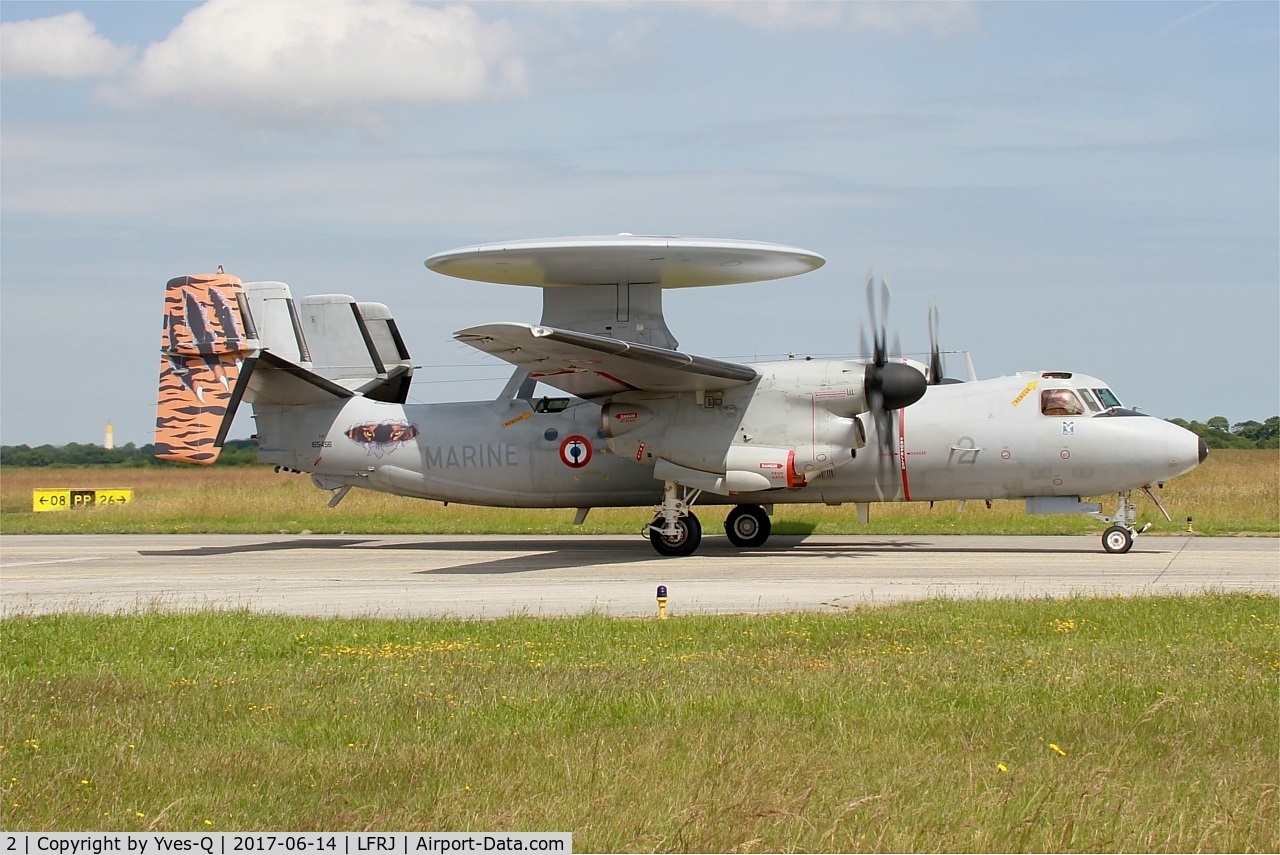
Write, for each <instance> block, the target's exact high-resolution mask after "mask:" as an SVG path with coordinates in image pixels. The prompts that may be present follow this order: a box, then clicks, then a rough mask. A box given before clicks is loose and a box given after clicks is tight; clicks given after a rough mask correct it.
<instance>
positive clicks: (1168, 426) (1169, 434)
mask: <svg viewBox="0 0 1280 855" xmlns="http://www.w3.org/2000/svg"><path fill="white" fill-rule="evenodd" d="M1157 423H1158V424H1159V425H1160V426H1161V427H1162V429H1163V430H1164V433H1165V437H1166V438H1165V447H1166V449H1167V450H1168V466H1169V475H1168V477H1170V478H1172V477H1173V476H1175V475H1181V474H1183V473H1184V472H1190V471H1191V470H1192V469H1195V468H1196V467H1197V466H1199V465H1200V464H1201V463H1204V461H1205V458H1206V457H1208V456H1209V446H1207V445H1205V442H1204V440H1203V439H1201V438H1200V437H1199V436H1197V435H1196V434H1194V433H1192V432H1191V431H1189V430H1187V429H1186V428H1181V427H1178V426H1177V425H1175V424H1172V423H1170V422H1166V421H1163V420H1157Z"/></svg>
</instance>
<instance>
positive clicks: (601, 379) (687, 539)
mask: <svg viewBox="0 0 1280 855" xmlns="http://www.w3.org/2000/svg"><path fill="white" fill-rule="evenodd" d="M426 263H427V266H428V267H429V268H431V269H432V270H434V271H436V272H438V273H443V274H446V275H450V276H456V277H461V278H464V279H473V280H479V281H487V282H497V283H503V284H513V285H525V286H534V287H539V288H541V289H542V291H543V312H542V318H541V320H540V322H539V323H538V324H536V325H535V324H519V323H491V324H484V325H481V326H475V327H470V328H467V329H464V330H461V331H459V332H458V333H456V334H455V337H456V338H457V339H458V340H459V341H461V342H465V343H466V344H469V345H471V346H472V347H475V348H476V349H478V350H480V351H482V352H484V353H487V354H490V355H492V356H494V357H496V358H498V359H501V360H504V361H506V362H509V363H511V364H512V365H514V366H515V371H514V373H513V375H512V377H511V379H510V381H509V382H508V383H507V385H506V388H505V389H504V390H503V392H502V393H501V394H500V395H499V396H498V397H497V398H496V399H494V400H492V401H472V402H460V403H450V404H408V403H406V401H407V396H408V390H409V383H410V380H411V377H412V374H413V367H412V364H411V362H410V359H409V353H408V350H407V348H406V347H405V345H404V341H403V339H402V337H401V335H400V332H399V329H398V328H397V326H396V323H395V320H394V318H393V317H392V315H391V312H390V311H389V310H388V309H387V307H386V306H384V305H382V304H380V303H368V302H358V301H356V300H354V299H352V298H351V297H349V296H346V295H339V294H326V295H319V296H312V297H304V298H302V299H300V300H296V301H295V300H294V299H293V296H292V294H291V292H290V289H289V287H288V286H287V285H285V284H284V283H282V282H248V283H242V282H241V281H240V280H239V279H238V278H236V277H234V276H230V275H227V274H223V273H221V272H220V273H217V274H208V275H198V276H184V277H179V278H177V279H173V280H171V281H170V282H169V285H168V289H167V291H166V294H165V317H164V329H163V336H162V358H161V366H160V402H159V413H158V417H157V422H156V425H157V426H156V445H157V456H160V457H163V458H166V459H174V460H185V461H188V462H192V463H211V462H212V461H213V460H214V459H215V458H216V456H217V453H218V450H219V449H220V447H221V445H222V442H223V440H224V439H225V434H226V430H227V428H228V426H229V424H230V422H231V418H232V416H233V414H234V412H235V410H236V408H237V406H238V405H239V404H240V402H241V401H248V402H249V403H250V404H252V406H253V415H254V419H255V420H256V423H257V431H258V440H259V446H260V451H259V458H260V459H261V460H263V461H264V462H268V463H274V464H276V465H277V466H279V467H281V468H282V469H287V470H289V471H300V472H308V473H311V474H312V477H313V480H314V482H315V484H316V485H317V486H319V487H321V488H323V489H326V490H330V491H332V492H333V498H332V499H331V502H330V503H331V504H337V503H338V502H339V501H340V500H341V499H342V497H343V496H344V495H345V494H346V492H347V491H348V490H349V489H350V488H351V487H363V488H366V489H371V490H380V491H384V492H389V493H396V494H401V495H407V496H415V497H419V498H423V499H434V500H439V501H445V502H462V503H470V504H477V505H491V506H501V507H544V508H545V507H551V508H574V509H576V516H575V520H576V521H577V522H579V523H580V522H581V521H582V520H583V519H585V518H586V515H587V512H588V511H589V510H590V509H591V508H593V507H626V506H645V505H652V506H653V507H654V516H653V521H652V522H651V523H650V524H649V526H648V527H647V532H646V533H647V534H648V536H649V539H650V541H651V543H652V545H653V547H654V548H655V549H656V550H657V551H658V552H659V553H660V554H663V555H687V554H690V553H692V552H693V551H694V550H695V549H696V548H697V546H698V544H699V542H700V541H701V537H702V530H701V525H700V523H699V522H698V518H697V516H696V514H695V513H694V511H693V508H694V506H695V504H696V503H699V502H701V503H703V504H708V503H715V504H730V505H733V506H734V508H733V510H732V511H731V512H730V513H729V515H728V518H727V520H726V522H725V533H726V535H727V536H728V538H729V540H730V541H731V542H732V543H733V544H735V545H737V546H741V547H755V546H760V545H762V544H763V543H764V542H765V541H766V540H767V539H768V537H769V533H770V519H769V515H770V512H771V511H772V507H773V505H774V504H775V503H779V502H787V503H794V502H821V503H825V504H828V505H840V504H845V503H850V504H854V505H855V506H856V509H857V513H858V515H859V518H860V519H863V520H865V519H866V517H867V513H868V508H869V506H870V504H872V503H874V502H899V501H937V500H944V499H945V500H961V501H963V500H967V499H977V500H990V499H1013V498H1020V499H1025V500H1026V507H1027V510H1028V512H1030V513H1084V514H1090V515H1092V516H1094V517H1097V518H1098V519H1100V520H1103V521H1104V522H1106V523H1107V528H1106V531H1105V532H1104V534H1103V546H1104V548H1106V549H1107V551H1109V552H1126V551H1128V549H1129V548H1130V546H1131V545H1132V543H1133V538H1134V536H1135V535H1136V534H1137V533H1139V532H1138V529H1137V527H1136V520H1137V514H1136V509H1135V506H1134V503H1133V501H1132V491H1133V490H1140V491H1143V492H1144V493H1146V494H1147V495H1149V496H1150V497H1151V498H1152V499H1153V500H1154V499H1155V496H1154V494H1153V493H1152V490H1151V488H1152V486H1153V485H1156V484H1159V483H1161V482H1163V481H1164V480H1167V479H1169V478H1172V477H1175V476H1177V475H1179V474H1182V473H1184V472H1187V471H1189V470H1190V469H1192V468H1194V467H1195V466H1196V465H1198V464H1199V463H1200V462H1201V461H1203V460H1204V457H1205V454H1206V449H1205V446H1204V443H1203V442H1202V441H1200V440H1199V438H1198V437H1196V436H1195V435H1194V434H1192V433H1190V432H1189V431H1186V430H1183V429H1182V428H1179V427H1177V426H1176V425H1173V424H1170V423H1168V422H1165V421H1162V420H1160V419H1156V418H1153V417H1150V416H1146V415H1143V414H1140V413H1137V412H1135V411H1133V410H1130V409H1126V408H1125V407H1123V406H1122V405H1121V403H1120V401H1119V399H1118V398H1117V397H1116V395H1115V394H1114V393H1113V392H1112V390H1111V389H1110V388H1109V387H1108V385H1107V384H1106V383H1104V382H1103V381H1101V380H1099V379H1097V378H1094V377H1089V376H1085V375H1082V374H1078V373H1070V372H1061V371H1040V372H1022V373H1018V374H1014V375H1011V376H1005V377H998V378H994V379H989V380H978V379H976V378H975V377H974V376H973V375H972V371H971V370H970V371H969V378H968V379H967V380H964V381H960V380H953V379H949V378H945V377H944V376H943V367H942V359H941V353H940V351H939V347H938V344H937V336H936V314H935V315H932V316H931V332H932V334H933V335H932V337H933V344H932V353H931V356H930V359H929V362H928V364H925V363H920V362H914V361H912V360H908V359H902V358H900V357H898V356H895V355H892V354H890V353H889V352H888V349H887V347H886V339H887V335H886V330H885V323H884V316H885V314H886V313H887V307H888V306H887V304H888V292H887V289H886V288H884V287H883V285H882V284H881V286H880V288H879V289H878V290H877V288H876V285H875V283H874V282H873V281H871V280H868V284H867V289H868V309H869V315H870V318H869V320H870V324H871V327H872V331H873V344H872V346H871V348H870V350H871V352H870V354H869V355H868V356H865V357H862V358H849V359H821V360H817V359H801V360H795V359H788V360H783V361H775V362H761V363H752V364H743V363H734V362H727V361H723V360H718V359H712V358H708V357H703V356H697V355H694V354H690V353H686V352H683V351H680V350H679V349H677V348H678V345H677V342H676V340H675V338H674V337H673V336H672V334H671V332H670V330H669V329H668V328H667V324H666V319H665V317H664V315H663V312H662V293H663V290H664V289H665V288H677V287H693V286H706V285H724V284H733V283H737V282H751V281H760V280H769V279H779V278H783V277H788V276H794V275H797V274H800V273H804V272H806V271H809V270H813V269H815V268H817V267H819V266H821V265H822V264H823V263H824V262H823V259H822V257H821V256H819V255H816V254H815V253H812V252H808V251H806V250H803V249H798V248H795V247H788V246H780V245H777V244H768V243H759V242H751V241H736V240H721V239H693V238H666V237H637V236H633V235H619V236H609V237H585V238H560V239H552V240H541V241H517V242H513V243H500V244H483V245H479V246H471V247H464V248H462V249H457V250H453V251H450V252H445V253H441V254H438V255H435V256H432V257H431V258H429V259H427V262H426ZM877 297H878V298H879V299H878V300H877ZM539 383H541V384H543V385H544V386H546V387H550V388H551V389H553V390H556V396H555V397H550V396H537V395H535V392H536V390H537V384H539ZM1109 493H1114V494H1116V495H1117V508H1116V511H1115V513H1114V514H1111V515H1104V514H1103V513H1102V508H1101V504H1100V503H1093V502H1084V501H1082V500H1081V497H1082V496H1097V495H1103V494H1109ZM1158 505H1159V503H1158V501H1157V506H1158ZM1161 510H1163V508H1161ZM1166 516H1167V514H1166Z"/></svg>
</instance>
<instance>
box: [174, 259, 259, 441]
mask: <svg viewBox="0 0 1280 855" xmlns="http://www.w3.org/2000/svg"><path fill="white" fill-rule="evenodd" d="M256 339H257V332H256V330H255V329H254V325H253V317H252V315H250V313H249V311H248V302H247V299H246V296H245V293H244V289H243V288H242V287H241V284H240V280H239V279H238V278H236V277H235V276H230V275H227V274H224V273H216V274H200V275H194V276H179V277H177V278H176V279H171V280H169V284H168V286H167V287H166V288H165V296H164V329H163V331H162V335H161V344H160V349H161V353H162V356H161V359H160V390H159V399H158V403H157V406H156V450H155V456H156V457H159V458H161V459H163V460H178V461H183V462H186V463H200V464H205V465H208V464H210V463H213V462H214V461H215V460H217V459H218V453H219V452H220V451H221V450H222V443H223V441H224V440H225V439H226V435H227V430H228V429H229V428H230V426H231V420H232V419H233V418H234V416H235V411H236V407H237V405H238V404H239V403H240V398H241V397H242V396H243V394H244V385H245V384H244V382H243V381H244V380H247V377H248V372H245V371H242V366H243V363H244V360H245V359H246V358H247V357H248V356H250V355H251V354H252V353H253V351H254V350H255V349H256V347H257V344H258V342H257V341H256Z"/></svg>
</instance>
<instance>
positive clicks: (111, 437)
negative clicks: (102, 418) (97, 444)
mask: <svg viewBox="0 0 1280 855" xmlns="http://www.w3.org/2000/svg"><path fill="white" fill-rule="evenodd" d="M102 447H103V448H105V449H107V450H108V451H110V450H111V449H113V448H115V447H116V429H115V428H113V427H112V426H111V419H107V435H106V436H105V437H103V440H102Z"/></svg>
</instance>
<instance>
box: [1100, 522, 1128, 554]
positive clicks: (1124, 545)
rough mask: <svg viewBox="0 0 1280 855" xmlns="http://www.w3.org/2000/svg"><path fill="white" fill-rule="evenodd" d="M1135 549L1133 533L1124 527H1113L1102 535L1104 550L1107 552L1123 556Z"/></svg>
mask: <svg viewBox="0 0 1280 855" xmlns="http://www.w3.org/2000/svg"><path fill="white" fill-rule="evenodd" d="M1132 547H1133V532H1131V531H1129V529H1127V528H1125V527H1124V526H1122V525H1113V526H1111V528H1109V529H1107V530H1106V531H1104V532H1103V533H1102V548H1103V549H1105V550H1107V552H1112V553H1116V554H1123V553H1125V552H1128V551H1129V550H1130V549H1131V548H1132Z"/></svg>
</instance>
